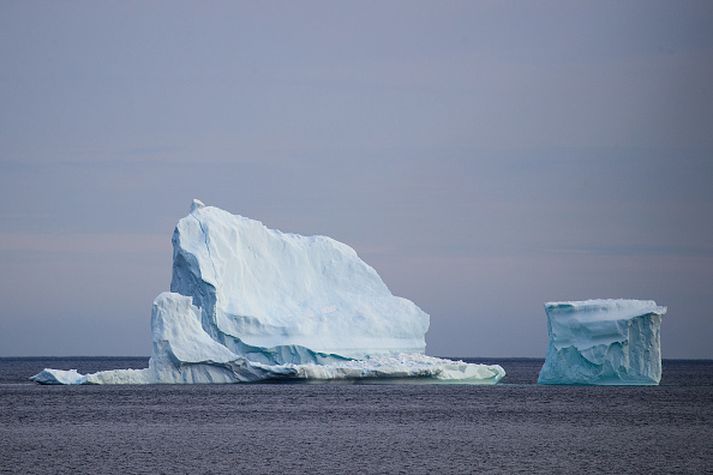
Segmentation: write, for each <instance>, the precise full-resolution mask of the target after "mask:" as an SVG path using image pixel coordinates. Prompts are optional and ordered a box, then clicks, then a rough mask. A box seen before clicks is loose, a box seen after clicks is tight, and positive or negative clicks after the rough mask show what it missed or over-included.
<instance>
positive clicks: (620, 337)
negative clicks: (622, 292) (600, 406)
mask: <svg viewBox="0 0 713 475" xmlns="http://www.w3.org/2000/svg"><path fill="white" fill-rule="evenodd" d="M545 312H546V313H547V333H548V337H549V342H548V348H547V357H546V359H545V364H544V366H543V367H542V370H540V376H539V378H538V381H537V382H538V383H540V384H600V385H617V384H621V385H627V384H631V385H655V384H658V383H659V381H660V380H661V336H660V335H661V334H660V329H661V317H662V316H663V315H664V314H665V313H666V307H660V306H658V305H656V302H654V301H652V300H624V299H608V300H603V299H599V300H585V301H581V302H550V303H547V304H545Z"/></svg>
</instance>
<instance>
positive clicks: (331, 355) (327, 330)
mask: <svg viewBox="0 0 713 475" xmlns="http://www.w3.org/2000/svg"><path fill="white" fill-rule="evenodd" d="M172 242H173V276H172V279H171V291H170V292H164V293H162V294H160V295H159V296H158V297H157V298H156V300H155V301H154V304H153V309H152V314H151V330H152V352H151V358H150V360H149V367H148V368H145V369H139V370H133V369H126V370H113V371H101V372H98V373H93V374H87V375H83V374H80V373H78V372H76V371H74V370H71V371H64V370H53V369H45V370H44V371H42V372H40V373H39V374H37V375H35V376H33V377H32V379H33V380H34V381H36V382H38V383H43V384H148V383H235V382H256V381H270V380H330V379H363V378H421V379H423V380H432V381H439V382H457V383H471V384H492V383H497V382H498V381H499V380H500V379H502V378H503V376H504V375H505V371H504V370H503V369H502V367H500V366H498V365H479V364H469V363H464V362H462V361H452V360H446V359H440V358H434V357H430V356H426V355H425V354H424V351H425V347H426V342H425V334H426V331H427V330H428V325H429V316H428V315H427V314H426V313H424V312H423V311H422V310H421V309H420V308H418V307H417V306H416V305H415V304H414V303H413V302H411V301H410V300H407V299H404V298H401V297H395V296H393V295H392V294H391V292H390V291H389V289H388V288H387V287H386V285H385V284H384V282H383V281H382V280H381V278H380V277H379V275H378V274H377V273H376V271H375V270H374V269H373V268H372V267H370V266H369V265H367V264H366V263H365V262H364V261H362V260H361V259H360V258H359V257H358V256H357V254H356V252H355V251H354V250H353V249H352V248H351V247H349V246H347V245H346V244H343V243H341V242H338V241H335V240H334V239H331V238H329V237H326V236H301V235H298V234H289V233H282V232H280V231H277V230H272V229H269V228H267V227H266V226H265V225H263V224H262V223H261V222H259V221H255V220H252V219H248V218H244V217H242V216H235V215H232V214H230V213H228V212H226V211H223V210H221V209H219V208H215V207H211V206H205V205H203V203H201V202H200V201H198V200H194V202H193V205H192V207H191V211H190V213H189V214H188V216H186V217H184V218H182V219H181V220H180V221H179V222H178V224H177V226H176V229H175V231H174V233H173V239H172Z"/></svg>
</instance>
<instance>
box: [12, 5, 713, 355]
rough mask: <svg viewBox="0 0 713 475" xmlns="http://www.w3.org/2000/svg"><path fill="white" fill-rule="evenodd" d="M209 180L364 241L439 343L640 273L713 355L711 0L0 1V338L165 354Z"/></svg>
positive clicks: (630, 286) (288, 220) (467, 338)
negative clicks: (180, 266)
mask: <svg viewBox="0 0 713 475" xmlns="http://www.w3.org/2000/svg"><path fill="white" fill-rule="evenodd" d="M193 197H198V198H200V199H202V200H204V201H205V202H206V203H208V204H212V205H216V206H219V207H221V208H224V209H227V210H230V211H232V212H234V213H238V214H243V215H245V216H249V217H253V218H256V219H259V220H261V221H263V222H264V223H266V224H267V225H268V226H270V227H276V228H278V229H281V230H284V231H292V232H299V233H303V234H327V235H329V236H332V237H334V238H336V239H339V240H341V241H344V242H346V243H348V244H350V245H351V246H352V247H354V248H355V249H356V250H357V252H358V253H359V254H360V256H361V257H362V258H363V259H365V260H366V261H367V262H368V263H369V264H371V265H372V266H374V267H375V268H376V269H377V271H379V273H380V274H381V276H382V277H383V279H384V281H385V282H386V283H387V285H388V286H389V287H390V288H391V290H392V291H393V292H394V293H395V294H397V295H402V296H404V297H407V298H410V299H411V300H413V301H415V302H416V303H417V304H418V305H419V306H421V307H422V308H423V309H424V310H425V311H426V312H428V313H429V314H430V315H431V330H430V331H429V333H428V337H427V340H428V352H429V353H431V354H437V355H461V356H469V355H472V356H495V357H497V356H543V355H544V351H545V344H546V326H545V315H544V311H543V307H542V304H543V302H545V301H549V300H574V299H585V298H594V297H630V298H644V299H655V300H656V301H657V302H658V303H660V304H662V305H668V306H669V314H668V316H667V317H666V318H665V321H664V325H663V330H662V335H663V353H664V356H665V357H713V345H711V341H713V315H712V314H711V308H712V302H711V301H712V300H713V2H711V1H709V0H704V1H701V2H688V1H676V2H673V1H665V2H657V1H653V0H645V1H627V2H620V1H616V2H606V1H591V2H572V1H561V2H559V1H558V2H549V1H532V2H508V1H488V2H476V1H465V2H435V1H434V2H415V1H403V2H393V1H386V2H383V1H378V2H368V1H358V2H329V1H326V2H226V3H222V2H194V3H181V2H54V1H48V2H32V1H17V2H15V1H8V0H5V1H2V2H0V199H1V200H2V203H3V206H2V207H1V208H0V301H1V302H2V305H1V306H0V356H9V355H148V354H149V352H150V333H149V318H150V307H151V302H152V300H153V298H154V297H155V296H156V295H157V294H158V293H159V292H161V291H163V290H167V289H168V286H169V281H170V271H171V246H170V237H171V232H172V229H173V226H174V224H175V222H176V221H177V220H178V219H179V218H180V217H182V216H183V215H185V214H186V213H187V212H188V209H189V206H190V201H191V199H192V198H193Z"/></svg>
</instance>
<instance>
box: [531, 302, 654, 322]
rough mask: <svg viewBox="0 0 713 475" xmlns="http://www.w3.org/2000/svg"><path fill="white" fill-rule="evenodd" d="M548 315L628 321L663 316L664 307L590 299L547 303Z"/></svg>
mask: <svg viewBox="0 0 713 475" xmlns="http://www.w3.org/2000/svg"><path fill="white" fill-rule="evenodd" d="M545 311H546V312H547V314H548V315H555V314H556V315H562V316H565V315H573V314H580V315H581V314H586V316H587V319H588V320H629V319H632V318H636V317H640V316H641V315H646V314H650V313H653V314H656V315H663V314H665V313H666V307H662V306H660V305H656V302H654V301H653V300H633V299H590V300H579V301H572V302H547V303H546V304H545Z"/></svg>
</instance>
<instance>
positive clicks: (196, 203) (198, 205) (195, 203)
mask: <svg viewBox="0 0 713 475" xmlns="http://www.w3.org/2000/svg"><path fill="white" fill-rule="evenodd" d="M201 208H205V203H203V202H202V201H201V200H199V199H198V198H193V201H192V202H191V213H192V212H194V211H195V210H197V209H201Z"/></svg>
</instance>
